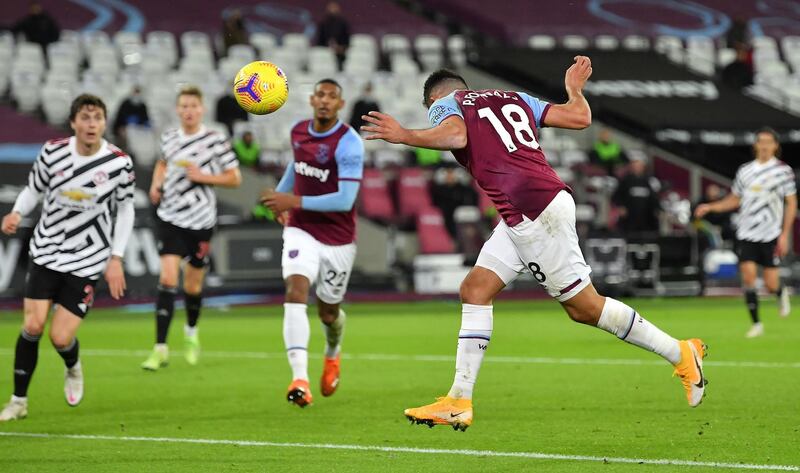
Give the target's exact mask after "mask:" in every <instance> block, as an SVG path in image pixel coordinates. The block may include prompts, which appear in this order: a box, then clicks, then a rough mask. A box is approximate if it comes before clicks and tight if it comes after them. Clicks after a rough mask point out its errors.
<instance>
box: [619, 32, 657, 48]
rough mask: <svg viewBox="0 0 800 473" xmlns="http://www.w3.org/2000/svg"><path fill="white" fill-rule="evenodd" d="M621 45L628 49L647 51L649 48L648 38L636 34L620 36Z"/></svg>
mask: <svg viewBox="0 0 800 473" xmlns="http://www.w3.org/2000/svg"><path fill="white" fill-rule="evenodd" d="M622 47H623V48H625V49H627V50H629V51H647V50H648V49H650V39H649V38H647V37H646V36H640V35H636V34H632V35H628V36H626V37H624V38H622Z"/></svg>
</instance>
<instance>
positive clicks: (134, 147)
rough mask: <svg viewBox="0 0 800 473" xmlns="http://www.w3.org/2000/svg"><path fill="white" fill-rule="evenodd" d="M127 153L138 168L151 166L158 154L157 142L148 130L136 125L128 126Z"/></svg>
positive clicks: (152, 133)
mask: <svg viewBox="0 0 800 473" xmlns="http://www.w3.org/2000/svg"><path fill="white" fill-rule="evenodd" d="M125 131H126V135H127V137H128V149H127V150H126V151H128V152H129V153H131V154H132V155H133V157H134V159H135V160H136V164H138V165H139V166H152V165H153V163H155V161H156V158H157V157H158V154H159V149H158V146H159V145H158V140H157V139H156V135H155V133H154V132H153V130H151V129H150V128H147V127H142V126H138V125H128V127H127V128H126V130H125Z"/></svg>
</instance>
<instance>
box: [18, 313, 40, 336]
mask: <svg viewBox="0 0 800 473" xmlns="http://www.w3.org/2000/svg"><path fill="white" fill-rule="evenodd" d="M22 329H23V330H25V332H26V333H28V334H29V335H33V336H39V335H41V334H42V332H44V320H34V319H33V318H32V317H30V318H26V319H25V322H24V323H23V324H22Z"/></svg>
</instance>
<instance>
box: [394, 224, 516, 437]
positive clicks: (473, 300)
mask: <svg viewBox="0 0 800 473" xmlns="http://www.w3.org/2000/svg"><path fill="white" fill-rule="evenodd" d="M508 230H509V229H508V227H507V226H506V224H505V223H504V222H500V223H499V224H498V225H497V228H495V230H494V232H493V233H492V236H491V237H490V238H489V240H488V241H487V242H486V243H485V244H484V245H483V248H482V249H481V253H480V255H479V256H478V260H477V262H476V263H475V267H474V268H472V270H471V271H470V272H469V274H467V277H466V278H464V281H463V282H462V283H461V289H460V296H461V302H462V306H461V329H460V330H459V332H458V348H457V350H456V373H455V376H454V379H453V384H452V386H451V387H450V391H449V392H448V394H447V396H444V397H442V398H439V399H438V400H437V401H436V402H434V403H433V404H428V405H426V406H422V407H417V408H411V409H406V410H405V415H406V417H407V418H408V419H409V420H411V422H414V423H417V424H424V425H428V426H430V427H433V426H434V425H451V426H452V427H453V428H454V429H456V430H462V431H463V430H466V428H467V427H469V426H470V425H472V394H473V389H474V387H475V382H476V380H477V377H478V372H479V371H480V367H481V363H482V362H483V356H484V354H485V353H486V350H487V348H488V347H489V341H490V340H491V336H492V327H493V306H492V304H493V301H494V298H495V296H496V295H497V294H498V293H499V292H500V291H502V290H503V288H504V287H505V286H506V285H507V284H508V283H509V282H511V281H513V280H514V279H515V278H516V277H517V275H518V274H519V273H520V272H521V271H522V270H523V268H524V266H523V264H522V261H521V260H520V258H519V256H518V255H517V253H516V249H515V248H514V243H513V242H512V241H511V239H510V237H509V235H508Z"/></svg>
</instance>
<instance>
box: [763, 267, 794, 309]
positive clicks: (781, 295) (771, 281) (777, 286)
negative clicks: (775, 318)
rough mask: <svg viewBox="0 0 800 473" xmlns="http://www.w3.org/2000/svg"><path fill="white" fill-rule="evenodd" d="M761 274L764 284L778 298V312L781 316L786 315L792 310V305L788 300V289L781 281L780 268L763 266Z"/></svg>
mask: <svg viewBox="0 0 800 473" xmlns="http://www.w3.org/2000/svg"><path fill="white" fill-rule="evenodd" d="M762 276H763V278H764V286H766V288H767V290H768V291H769V292H771V293H772V294H775V296H776V297H777V298H778V314H780V316H781V317H788V316H789V314H790V313H791V311H792V305H791V301H790V300H789V290H788V289H787V288H786V286H784V285H783V282H782V281H781V275H780V268H777V267H764V270H763V274H762Z"/></svg>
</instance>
